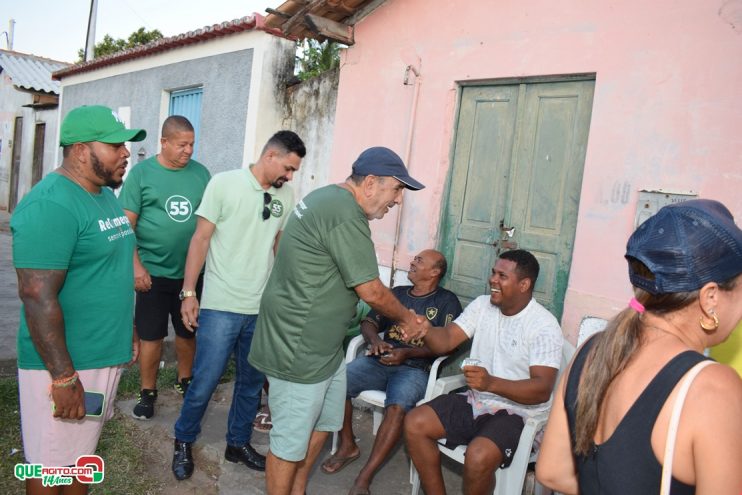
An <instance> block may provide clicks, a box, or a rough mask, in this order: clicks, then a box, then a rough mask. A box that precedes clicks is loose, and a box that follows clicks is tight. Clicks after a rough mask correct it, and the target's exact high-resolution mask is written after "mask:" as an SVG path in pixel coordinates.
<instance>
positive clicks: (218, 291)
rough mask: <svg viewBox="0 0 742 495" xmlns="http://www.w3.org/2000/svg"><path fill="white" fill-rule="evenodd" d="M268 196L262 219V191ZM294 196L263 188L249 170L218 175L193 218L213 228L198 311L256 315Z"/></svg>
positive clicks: (282, 190)
mask: <svg viewBox="0 0 742 495" xmlns="http://www.w3.org/2000/svg"><path fill="white" fill-rule="evenodd" d="M266 192H267V193H268V194H270V195H271V198H272V199H271V202H270V204H269V205H267V206H269V209H270V212H271V214H270V216H269V217H268V219H267V220H263V208H264V207H265V206H266V205H265V204H264V193H266ZM293 207H294V193H293V191H292V190H291V187H289V186H286V185H284V186H283V187H281V188H278V189H276V188H275V187H272V186H271V187H270V188H269V189H268V190H264V189H263V188H262V187H261V185H260V183H258V180H257V179H256V178H255V176H254V175H253V174H252V172H251V171H250V170H246V169H237V170H230V171H228V172H222V173H220V174H216V175H215V176H214V177H213V178H212V179H211V181H210V182H209V185H208V186H206V191H204V196H203V199H202V200H201V206H199V208H198V210H196V215H198V216H200V217H203V218H205V219H206V220H208V221H209V222H211V223H213V224H214V225H215V228H214V233H213V234H212V236H211V242H210V243H209V253H208V255H207V256H206V270H205V272H204V289H203V294H202V295H201V307H202V308H205V309H216V310H219V311H229V312H232V313H240V314H247V315H254V314H257V313H258V309H259V307H260V296H261V295H262V294H263V289H264V288H265V283H266V281H267V280H268V275H269V274H270V271H271V267H272V266H273V243H274V242H275V239H276V234H278V232H279V231H280V230H282V229H283V226H284V224H285V223H286V219H287V218H288V216H289V215H288V214H289V212H290V211H291V208H293Z"/></svg>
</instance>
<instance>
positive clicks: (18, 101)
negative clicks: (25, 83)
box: [0, 72, 58, 210]
mask: <svg viewBox="0 0 742 495" xmlns="http://www.w3.org/2000/svg"><path fill="white" fill-rule="evenodd" d="M32 102H33V96H32V95H31V94H30V93H26V92H24V91H18V90H17V89H15V87H14V86H13V83H12V81H11V80H10V78H9V77H7V74H6V73H5V72H3V73H2V74H0V209H3V210H7V209H8V207H9V206H10V205H9V201H10V180H11V177H10V175H11V168H12V164H13V144H14V143H13V137H14V136H13V134H14V131H15V119H16V117H23V136H22V139H21V164H20V169H19V174H18V201H20V200H21V198H22V197H23V196H24V195H25V194H26V193H27V192H28V191H30V190H31V171H32V167H33V149H34V139H35V133H36V124H37V123H42V122H43V123H45V124H46V131H45V132H46V135H45V138H44V157H43V171H42V177H43V175H46V173H48V172H49V171H50V170H53V169H54V167H55V159H56V157H55V156H56V155H55V153H56V148H57V141H56V129H57V119H58V109H57V108H51V109H42V110H36V109H33V108H29V107H24V106H23V105H29V104H31V103H32Z"/></svg>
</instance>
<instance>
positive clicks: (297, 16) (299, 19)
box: [281, 0, 327, 35]
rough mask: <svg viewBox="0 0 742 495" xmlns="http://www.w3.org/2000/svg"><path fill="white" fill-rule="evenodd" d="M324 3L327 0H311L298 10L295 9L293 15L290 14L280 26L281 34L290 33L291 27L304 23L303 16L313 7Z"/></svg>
mask: <svg viewBox="0 0 742 495" xmlns="http://www.w3.org/2000/svg"><path fill="white" fill-rule="evenodd" d="M326 3H327V0H312V1H311V2H309V3H307V4H306V5H304V6H303V7H302V8H300V9H299V10H298V11H296V12H295V13H294V15H293V16H291V19H289V20H288V21H286V22H285V23H284V25H283V26H282V27H281V30H282V31H283V34H285V35H288V34H291V30H292V29H293V28H295V27H296V26H298V25H301V24H303V23H304V16H305V15H306V14H307V13H308V12H311V11H312V10H313V9H315V8H318V7H322V6H324V5H325V4H326Z"/></svg>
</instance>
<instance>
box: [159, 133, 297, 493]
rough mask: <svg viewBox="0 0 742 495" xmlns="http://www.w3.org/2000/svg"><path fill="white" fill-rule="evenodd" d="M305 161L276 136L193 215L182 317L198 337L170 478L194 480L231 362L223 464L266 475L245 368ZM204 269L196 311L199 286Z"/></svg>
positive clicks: (257, 379)
mask: <svg viewBox="0 0 742 495" xmlns="http://www.w3.org/2000/svg"><path fill="white" fill-rule="evenodd" d="M305 154H306V150H305V148H304V143H303V142H302V140H301V139H300V138H299V136H297V135H296V134H295V133H293V132H291V131H280V132H277V133H276V134H274V135H273V137H271V138H270V139H269V140H268V142H267V143H266V145H265V147H264V148H263V151H262V153H261V155H260V158H259V160H258V161H257V163H255V164H254V165H251V166H250V168H249V169H238V170H231V171H229V172H223V173H220V174H217V175H215V176H214V177H213V178H212V179H211V181H210V182H209V184H208V186H206V191H204V195H203V199H202V200H201V205H200V206H199V208H198V210H196V215H198V219H197V223H196V231H195V233H194V234H193V237H192V238H191V243H190V247H189V248H188V256H187V258H186V265H185V277H184V279H183V289H182V290H181V292H180V298H181V301H182V304H181V309H180V313H181V317H182V319H183V325H184V326H185V328H186V329H188V330H191V331H193V330H194V329H195V328H196V327H198V329H199V330H198V332H197V333H196V356H195V359H194V362H193V381H192V382H191V384H190V386H189V387H188V392H187V393H186V395H185V398H184V400H183V406H182V408H181V411H180V416H179V417H178V420H177V421H176V423H175V443H174V448H175V452H174V455H173V463H172V470H173V474H174V475H175V478H176V479H178V480H183V479H186V478H189V477H190V476H191V474H193V468H194V464H193V456H192V453H191V446H192V444H193V442H195V441H196V437H197V436H198V434H199V433H200V431H201V420H202V418H203V416H204V413H205V412H206V407H207V406H208V404H209V399H210V398H211V395H212V394H213V392H214V389H215V388H216V386H217V384H218V383H219V378H220V377H221V376H222V374H223V373H224V369H225V367H226V366H227V362H228V360H229V357H230V355H232V354H234V356H235V364H236V367H237V370H236V376H235V384H234V394H233V397H232V405H231V407H230V410H229V419H228V424H227V448H226V451H225V453H224V457H225V459H226V460H228V461H230V462H242V463H243V464H245V465H246V466H247V467H248V468H250V469H255V470H258V471H263V470H265V457H264V456H262V455H260V454H259V453H258V452H256V451H255V449H253V448H252V446H251V445H250V438H251V435H252V423H253V420H254V419H255V414H256V413H257V409H258V406H259V405H260V394H261V389H262V386H263V382H264V380H265V377H264V375H263V374H262V373H261V372H260V371H258V370H256V369H255V368H253V367H252V366H251V365H250V364H249V363H248V362H247V355H248V353H249V352H250V346H251V343H252V337H253V332H254V330H255V321H256V320H257V317H258V309H259V306H260V298H261V296H262V294H263V288H264V287H265V283H266V281H267V279H268V275H269V274H270V271H271V267H272V266H273V256H274V254H275V250H276V248H277V245H278V239H279V237H280V236H281V231H282V229H283V227H284V225H285V223H286V220H287V218H288V217H289V212H290V211H291V209H292V208H293V205H294V195H293V191H292V190H291V188H290V187H282V186H284V184H285V183H286V182H288V181H290V180H291V179H292V177H293V175H294V173H295V172H296V171H297V170H299V166H300V164H301V159H302V157H303V156H304V155H305ZM207 254H208V256H207ZM204 261H205V262H206V270H205V271H204V283H203V293H202V296H201V302H200V311H199V301H198V300H197V299H196V283H197V281H198V276H199V273H200V272H201V269H202V268H203V266H204Z"/></svg>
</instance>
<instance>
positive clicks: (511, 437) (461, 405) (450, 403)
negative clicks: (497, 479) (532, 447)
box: [425, 393, 525, 468]
mask: <svg viewBox="0 0 742 495" xmlns="http://www.w3.org/2000/svg"><path fill="white" fill-rule="evenodd" d="M425 405H426V406H430V407H431V408H433V411H435V413H436V414H437V415H438V419H439V420H440V421H441V424H442V425H443V428H444V429H445V430H446V446H447V447H449V448H454V447H456V446H458V445H466V444H468V443H470V442H471V441H472V440H473V439H474V438H475V437H485V438H489V439H490V440H492V442H494V444H495V445H497V448H499V449H500V452H502V464H500V467H501V468H506V467H508V466H509V465H510V463H511V462H513V456H514V455H515V449H517V448H518V442H519V441H520V434H521V432H522V431H523V426H524V424H525V423H524V422H523V418H522V417H520V416H518V415H517V414H510V413H508V412H507V411H506V410H504V409H501V410H499V411H497V412H496V413H495V414H482V415H481V416H478V417H477V418H476V419H474V413H473V412H472V408H471V404H469V402H467V400H466V396H464V395H461V394H455V393H454V394H449V395H441V396H439V397H436V398H435V399H433V400H431V401H430V402H427V403H426V404H425Z"/></svg>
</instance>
